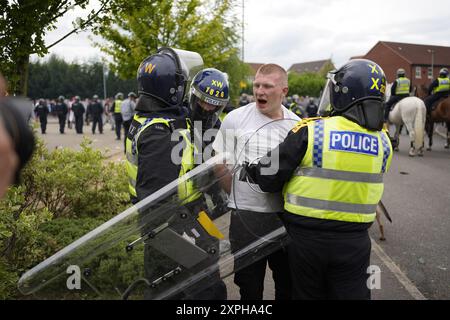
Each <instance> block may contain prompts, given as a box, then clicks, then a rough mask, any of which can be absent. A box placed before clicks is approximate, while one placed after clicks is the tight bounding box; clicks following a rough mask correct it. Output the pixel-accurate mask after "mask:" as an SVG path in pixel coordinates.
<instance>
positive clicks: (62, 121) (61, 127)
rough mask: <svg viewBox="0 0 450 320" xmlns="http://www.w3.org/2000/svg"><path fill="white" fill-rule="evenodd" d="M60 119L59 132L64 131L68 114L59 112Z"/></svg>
mask: <svg viewBox="0 0 450 320" xmlns="http://www.w3.org/2000/svg"><path fill="white" fill-rule="evenodd" d="M58 121H59V132H60V133H64V128H65V127H66V115H65V114H58Z"/></svg>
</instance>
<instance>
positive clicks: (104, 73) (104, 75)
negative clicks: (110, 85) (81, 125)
mask: <svg viewBox="0 0 450 320" xmlns="http://www.w3.org/2000/svg"><path fill="white" fill-rule="evenodd" d="M102 71H103V99H104V100H106V76H107V75H108V70H107V69H106V66H105V63H104V62H103V70H102Z"/></svg>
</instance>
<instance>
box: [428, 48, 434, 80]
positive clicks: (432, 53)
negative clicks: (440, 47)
mask: <svg viewBox="0 0 450 320" xmlns="http://www.w3.org/2000/svg"><path fill="white" fill-rule="evenodd" d="M427 51H428V52H429V53H431V79H433V75H434V72H433V71H434V49H428V50H427Z"/></svg>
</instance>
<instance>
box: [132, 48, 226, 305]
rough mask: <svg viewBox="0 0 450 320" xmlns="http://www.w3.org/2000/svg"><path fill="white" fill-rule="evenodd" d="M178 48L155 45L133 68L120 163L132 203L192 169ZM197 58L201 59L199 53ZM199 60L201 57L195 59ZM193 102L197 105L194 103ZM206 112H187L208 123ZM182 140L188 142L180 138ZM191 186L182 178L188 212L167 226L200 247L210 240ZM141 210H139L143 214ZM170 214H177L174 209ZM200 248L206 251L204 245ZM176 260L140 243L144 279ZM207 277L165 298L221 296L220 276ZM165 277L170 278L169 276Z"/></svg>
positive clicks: (211, 259)
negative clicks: (134, 93)
mask: <svg viewBox="0 0 450 320" xmlns="http://www.w3.org/2000/svg"><path fill="white" fill-rule="evenodd" d="M178 52H180V51H176V50H174V49H172V48H166V47H163V48H160V49H158V51H157V52H156V53H155V54H152V55H151V56H149V57H147V58H145V59H144V60H143V61H142V62H141V64H140V65H139V68H138V71H137V80H138V94H139V100H138V102H137V104H136V108H135V111H136V114H135V115H134V117H133V120H132V123H131V126H130V129H129V131H128V133H127V136H126V139H127V141H126V154H127V163H126V166H127V172H128V176H129V190H130V194H131V198H132V202H133V203H136V202H138V201H141V200H143V199H145V198H146V197H147V196H149V195H151V194H153V193H154V192H155V191H157V190H159V189H161V188H162V187H164V186H166V185H167V184H169V183H170V182H172V181H174V180H176V179H177V178H179V177H181V176H182V175H184V174H185V173H186V172H187V171H190V170H192V169H193V166H194V164H193V163H192V161H190V162H191V163H188V162H187V161H186V159H185V157H187V156H189V154H191V152H193V147H192V146H193V144H192V143H191V140H190V139H191V135H192V133H191V128H192V124H191V119H190V112H189V110H188V108H187V107H186V106H185V104H184V103H185V94H186V92H187V84H188V75H189V70H188V69H187V66H186V65H185V64H184V62H183V60H182V59H181V58H180V56H179V55H178ZM197 55H198V54H197ZM198 58H199V59H200V60H201V57H200V56H199V55H198ZM201 63H203V62H202V61H201ZM196 97H197V96H196ZM194 100H195V99H194ZM202 101H203V100H202ZM195 103H196V102H195ZM198 103H199V104H200V102H198ZM201 103H203V102H201ZM194 108H196V107H194ZM202 110H203V109H202ZM206 111H207V112H206V113H203V112H201V111H200V110H196V112H194V113H193V114H196V115H197V114H198V115H201V116H202V117H206V118H208V119H210V121H211V122H213V121H214V116H213V112H211V110H210V109H209V108H208V109H206ZM210 116H211V117H210ZM175 131H177V132H180V133H183V132H184V133H186V134H180V137H179V140H177V141H173V139H172V134H173V133H175ZM186 139H188V140H189V141H185V140H186ZM180 142H183V148H184V150H183V152H182V159H181V165H180V163H175V162H174V161H173V159H172V150H173V149H174V148H175V147H176V146H177V145H178V144H179V143H180ZM186 148H188V152H185V151H186ZM194 188H195V186H194V185H193V183H190V182H187V183H186V187H185V188H179V190H178V197H179V199H180V200H182V199H186V200H185V201H183V207H184V208H185V209H187V212H189V215H190V216H189V218H186V219H183V220H182V221H181V220H180V221H178V220H176V221H172V222H171V228H172V229H173V230H176V231H177V232H178V233H180V234H183V233H184V232H186V234H187V235H188V236H191V237H193V238H196V245H198V246H200V247H202V243H203V242H204V241H206V242H207V243H208V245H209V246H210V245H211V240H207V239H210V236H208V235H207V234H206V231H205V230H204V229H202V228H201V226H199V224H198V221H197V215H198V214H199V212H200V211H201V210H203V209H204V208H203V206H204V201H203V198H202V194H200V193H197V192H193V190H194ZM182 189H183V190H182ZM145 214H146V213H145V212H143V215H145ZM175 216H177V217H178V216H180V215H179V214H175ZM191 218H192V219H191ZM194 230H195V231H196V232H198V234H200V237H198V234H197V235H193V234H192V232H194ZM143 232H144V233H145V232H148V230H143ZM204 239H205V240H204ZM217 242H218V241H217ZM217 247H218V243H217ZM204 249H205V250H207V248H204ZM218 252H219V250H218V248H217V253H218ZM154 261H167V263H164V264H161V263H160V264H157V265H155V263H154ZM204 262H205V263H206V264H207V265H211V264H214V263H216V262H217V258H216V256H211V257H208V259H207V261H204ZM177 265H178V264H177V263H175V262H173V263H172V262H171V260H169V259H167V257H166V256H165V255H163V254H162V253H159V252H158V251H156V250H155V249H154V248H152V247H151V246H149V245H146V246H145V251H144V269H145V275H146V278H147V279H148V280H149V281H150V282H153V281H155V280H156V279H158V278H160V277H161V276H164V275H165V274H167V273H168V272H170V271H171V270H174V269H175V268H176V267H177ZM211 277H212V278H214V279H212V278H211ZM211 277H210V278H209V279H205V280H202V281H201V282H200V284H201V285H200V286H199V285H198V283H197V284H195V285H193V286H191V287H189V288H188V289H186V290H185V291H183V293H182V294H177V295H176V296H174V297H171V298H174V299H185V298H187V299H226V287H225V285H224V283H223V282H222V281H221V280H220V275H219V274H214V275H212V276H211ZM168 281H172V279H169V280H168ZM174 281H175V280H174ZM205 281H206V282H205ZM206 283H207V284H206ZM205 287H206V289H205ZM152 292H153V291H152V289H151V288H147V289H146V291H145V293H144V296H145V297H146V298H152V297H153V295H152Z"/></svg>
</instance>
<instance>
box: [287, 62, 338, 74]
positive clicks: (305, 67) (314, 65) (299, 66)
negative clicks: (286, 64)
mask: <svg viewBox="0 0 450 320" xmlns="http://www.w3.org/2000/svg"><path fill="white" fill-rule="evenodd" d="M327 63H331V60H330V59H328V60H319V61H310V62H302V63H294V64H293V65H292V66H291V67H290V68H289V70H288V72H289V71H294V72H297V73H304V72H319V71H320V70H321V69H322V68H323V66H324V65H325V64H327Z"/></svg>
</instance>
